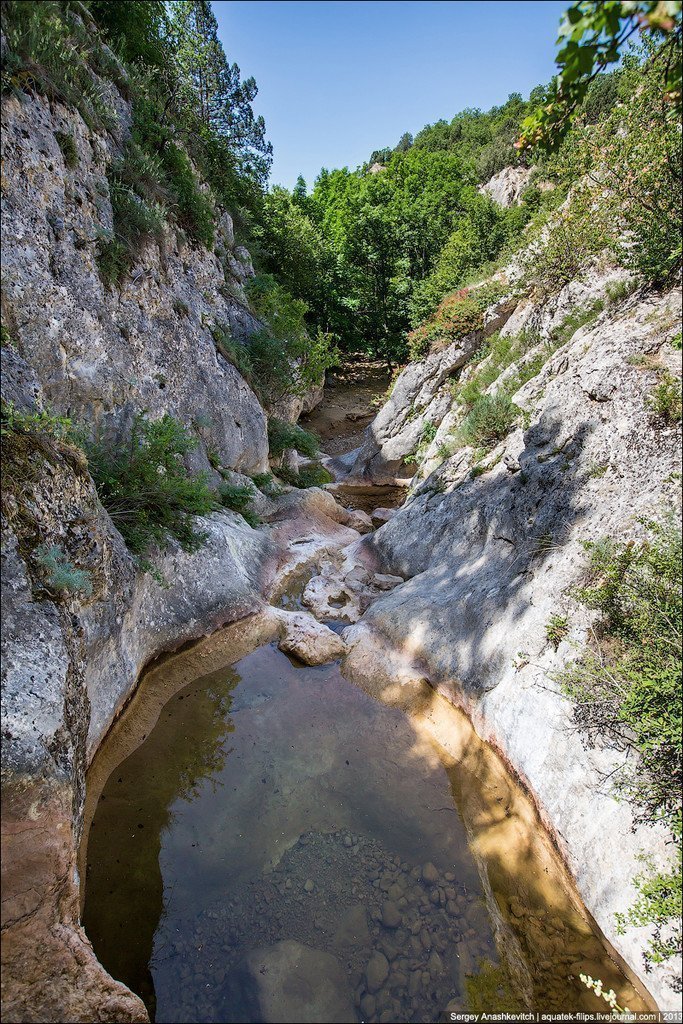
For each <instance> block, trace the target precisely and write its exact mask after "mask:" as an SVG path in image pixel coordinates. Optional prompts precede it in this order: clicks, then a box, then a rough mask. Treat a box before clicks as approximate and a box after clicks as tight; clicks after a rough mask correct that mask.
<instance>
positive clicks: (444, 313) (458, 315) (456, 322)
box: [408, 288, 486, 359]
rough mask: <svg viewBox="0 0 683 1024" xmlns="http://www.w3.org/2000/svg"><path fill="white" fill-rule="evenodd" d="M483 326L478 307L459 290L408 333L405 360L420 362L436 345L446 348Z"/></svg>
mask: <svg viewBox="0 0 683 1024" xmlns="http://www.w3.org/2000/svg"><path fill="white" fill-rule="evenodd" d="M484 308H486V307H484ZM483 326H484V313H483V308H482V305H481V303H480V302H479V301H477V299H476V298H472V296H471V295H470V293H469V291H468V289H466V288H463V289H461V291H459V292H455V294H453V295H448V296H447V297H446V298H445V299H444V300H443V301H442V302H441V303H440V305H439V307H438V309H437V311H436V313H435V314H434V316H433V317H432V318H431V319H430V320H428V321H427V322H426V323H424V324H420V326H419V327H416V328H415V330H413V331H411V332H410V334H409V335H408V353H409V356H410V358H411V359H421V358H422V356H424V355H426V353H427V352H429V350H430V349H431V348H433V347H434V346H435V345H436V344H437V343H441V344H442V345H448V344H450V343H451V342H453V341H457V339H458V338H462V337H464V336H465V335H466V334H471V333H472V332H473V331H479V330H481V329H482V327H483Z"/></svg>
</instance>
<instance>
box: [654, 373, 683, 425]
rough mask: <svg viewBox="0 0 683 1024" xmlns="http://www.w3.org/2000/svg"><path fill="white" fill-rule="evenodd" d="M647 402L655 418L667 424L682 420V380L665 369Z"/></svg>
mask: <svg viewBox="0 0 683 1024" xmlns="http://www.w3.org/2000/svg"><path fill="white" fill-rule="evenodd" d="M647 404H648V407H649V409H650V411H651V412H652V415H653V416H654V417H655V419H658V420H660V421H661V422H662V423H664V424H666V425H667V426H675V424H676V423H680V422H681V413H682V411H683V410H682V402H681V381H680V379H679V378H678V377H674V376H673V374H671V373H669V371H668V370H665V371H664V372H663V373H662V379H661V381H660V383H659V384H658V385H657V386H656V388H654V390H653V391H652V394H651V395H649V396H648V399H647Z"/></svg>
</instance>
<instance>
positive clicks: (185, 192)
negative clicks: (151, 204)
mask: <svg viewBox="0 0 683 1024" xmlns="http://www.w3.org/2000/svg"><path fill="white" fill-rule="evenodd" d="M162 163H163V167H164V170H165V172H166V176H167V180H168V184H169V188H170V190H171V192H172V196H173V200H174V206H175V210H174V212H175V214H176V217H177V219H178V222H179V224H180V225H181V227H183V228H184V229H185V230H186V231H187V233H188V235H189V236H190V238H193V239H194V240H195V241H196V242H201V244H202V245H205V246H206V248H207V249H211V248H213V242H214V235H215V232H214V209H213V204H212V202H211V201H210V199H209V198H208V197H207V196H206V195H205V194H204V193H203V192H201V191H200V189H199V186H198V185H197V179H196V177H195V173H194V171H193V170H192V165H191V163H190V161H189V159H188V157H187V155H186V154H185V153H183V151H182V149H179V148H178V146H176V145H175V143H172V142H171V143H168V145H167V146H165V147H164V150H163V153H162Z"/></svg>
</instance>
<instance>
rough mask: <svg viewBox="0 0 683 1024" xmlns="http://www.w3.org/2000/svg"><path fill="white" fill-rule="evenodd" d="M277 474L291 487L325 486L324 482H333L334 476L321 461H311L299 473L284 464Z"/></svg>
mask: <svg viewBox="0 0 683 1024" xmlns="http://www.w3.org/2000/svg"><path fill="white" fill-rule="evenodd" d="M277 475H278V476H279V477H280V479H281V480H282V481H283V482H284V483H286V484H290V486H291V487H301V488H305V487H323V486H324V484H330V483H332V480H333V476H332V474H331V473H328V471H327V470H326V469H325V467H324V466H322V465H321V464H320V463H319V462H311V463H308V465H306V466H302V467H301V468H300V469H299V471H298V473H295V472H294V471H293V470H291V469H288V468H287V467H286V466H283V467H282V468H281V469H278V471H277Z"/></svg>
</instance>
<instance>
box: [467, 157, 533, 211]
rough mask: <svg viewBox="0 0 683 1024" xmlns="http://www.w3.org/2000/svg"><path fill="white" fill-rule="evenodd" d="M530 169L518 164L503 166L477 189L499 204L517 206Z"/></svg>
mask: <svg viewBox="0 0 683 1024" xmlns="http://www.w3.org/2000/svg"><path fill="white" fill-rule="evenodd" d="M531 170H532V169H531V168H530V167H522V166H519V165H518V166H512V167H504V168H503V169H502V171H498V173H497V174H494V175H493V177H492V178H489V180H488V181H487V182H486V184H485V185H480V187H479V191H480V192H482V193H483V194H484V195H487V196H490V197H491V199H493V200H494V202H496V203H498V204H499V205H500V206H517V205H518V204H519V200H520V196H521V194H522V192H523V191H524V189H525V188H526V186H527V185H528V184H529V177H530V175H531Z"/></svg>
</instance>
